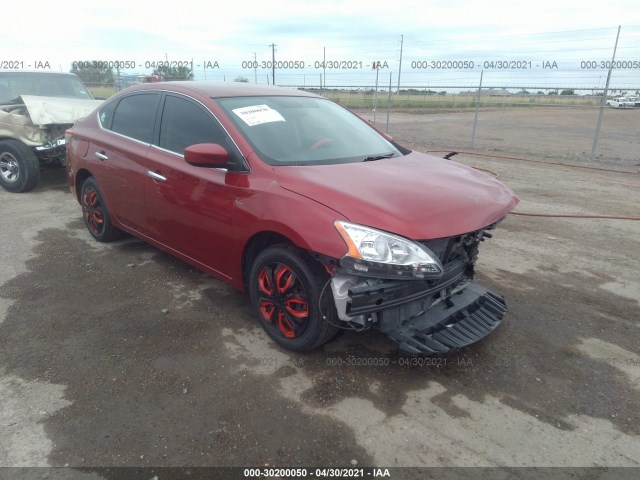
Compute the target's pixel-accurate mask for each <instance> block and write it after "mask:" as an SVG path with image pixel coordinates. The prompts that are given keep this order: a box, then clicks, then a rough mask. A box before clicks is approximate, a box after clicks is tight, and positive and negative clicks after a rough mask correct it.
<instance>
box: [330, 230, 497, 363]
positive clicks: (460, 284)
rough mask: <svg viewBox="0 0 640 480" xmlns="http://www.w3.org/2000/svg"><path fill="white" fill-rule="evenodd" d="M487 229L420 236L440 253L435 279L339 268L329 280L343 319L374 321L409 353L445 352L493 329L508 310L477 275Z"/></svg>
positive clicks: (363, 322)
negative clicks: (429, 237)
mask: <svg viewBox="0 0 640 480" xmlns="http://www.w3.org/2000/svg"><path fill="white" fill-rule="evenodd" d="M494 226H495V224H494V225H490V226H488V227H486V228H484V229H481V230H478V231H475V232H470V233H467V234H464V235H458V236H454V237H449V238H442V239H435V240H426V241H422V242H420V243H422V244H423V245H424V246H425V247H427V248H428V249H429V250H430V251H431V252H433V253H434V254H435V255H437V257H438V259H439V260H440V262H441V264H442V266H443V274H442V276H441V277H440V278H439V279H437V280H428V279H427V280H419V279H414V280H382V279H375V278H369V277H364V276H357V275H353V274H349V273H345V272H344V271H338V272H337V273H336V275H334V277H333V278H332V280H331V288H332V291H333V295H334V299H335V303H336V308H337V310H338V315H339V317H340V319H341V320H342V321H344V322H347V323H348V324H349V325H351V326H353V327H354V328H357V327H360V328H367V327H376V328H378V329H379V330H380V331H381V332H382V333H384V334H386V335H387V336H388V337H389V338H391V339H392V340H394V341H396V342H397V343H398V344H399V348H400V351H401V352H403V353H406V354H410V355H419V354H426V355H432V354H444V353H447V352H449V351H451V350H455V349H458V348H462V347H465V346H467V345H470V344H472V343H475V342H477V341H479V340H481V339H483V338H484V337H486V336H487V335H489V334H490V333H491V332H492V331H493V330H495V328H496V327H497V326H498V325H499V324H500V322H501V321H502V318H503V316H504V314H505V313H506V311H507V307H506V304H505V302H504V300H503V298H502V296H500V295H498V294H495V293H493V292H490V291H489V290H487V289H486V288H484V287H481V286H480V285H478V284H476V283H475V282H474V281H473V278H474V273H475V272H474V267H475V262H476V259H477V255H478V248H479V245H480V242H482V241H483V240H484V239H485V238H490V237H491V234H490V233H489V230H491V229H493V228H494Z"/></svg>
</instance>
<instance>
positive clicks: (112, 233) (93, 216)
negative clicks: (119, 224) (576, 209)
mask: <svg viewBox="0 0 640 480" xmlns="http://www.w3.org/2000/svg"><path fill="white" fill-rule="evenodd" d="M80 203H81V204H82V216H83V217H84V223H85V225H86V226H87V229H88V230H89V233H90V234H91V235H92V236H93V238H95V239H96V240H98V241H99V242H105V243H106V242H112V241H114V240H118V239H120V238H122V237H123V236H124V232H123V231H122V230H119V229H117V228H116V227H114V226H113V224H112V223H111V217H110V216H109V212H108V211H107V207H106V206H105V204H104V200H103V198H102V192H100V188H99V187H98V182H96V180H95V178H93V177H89V178H87V179H86V180H85V181H84V183H83V184H82V192H81V193H80Z"/></svg>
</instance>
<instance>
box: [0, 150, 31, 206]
mask: <svg viewBox="0 0 640 480" xmlns="http://www.w3.org/2000/svg"><path fill="white" fill-rule="evenodd" d="M39 181H40V161H39V160H38V157H36V154H35V153H33V150H31V148H29V147H27V146H26V145H25V144H23V143H21V142H19V141H17V140H11V139H10V140H3V141H1V142H0V185H2V186H3V187H4V189H5V190H8V191H9V192H15V193H21V192H28V191H29V190H33V189H34V188H35V187H36V185H38V182H39Z"/></svg>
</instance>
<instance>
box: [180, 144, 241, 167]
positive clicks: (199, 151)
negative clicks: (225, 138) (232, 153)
mask: <svg viewBox="0 0 640 480" xmlns="http://www.w3.org/2000/svg"><path fill="white" fill-rule="evenodd" d="M184 160H185V161H186V162H187V163H188V164H189V165H193V166H194V167H208V168H226V169H227V170H237V169H238V168H237V167H238V165H236V164H235V163H233V162H229V153H228V152H227V151H226V150H225V148H224V147H223V146H221V145H218V144H217V143H197V144H195V145H191V146H189V147H187V148H185V149H184Z"/></svg>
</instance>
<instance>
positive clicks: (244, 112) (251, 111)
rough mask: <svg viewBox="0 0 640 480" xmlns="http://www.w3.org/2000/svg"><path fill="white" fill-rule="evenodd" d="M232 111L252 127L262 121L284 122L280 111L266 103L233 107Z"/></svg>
mask: <svg viewBox="0 0 640 480" xmlns="http://www.w3.org/2000/svg"><path fill="white" fill-rule="evenodd" d="M233 113H235V114H236V115H237V116H238V117H240V118H241V119H242V121H243V122H244V123H246V124H247V125H249V126H250V127H253V126H254V125H261V124H263V123H272V122H284V121H285V119H284V117H283V116H282V115H280V113H279V112H278V111H276V110H274V109H273V108H270V107H269V106H268V105H254V106H252V107H242V108H234V109H233Z"/></svg>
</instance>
